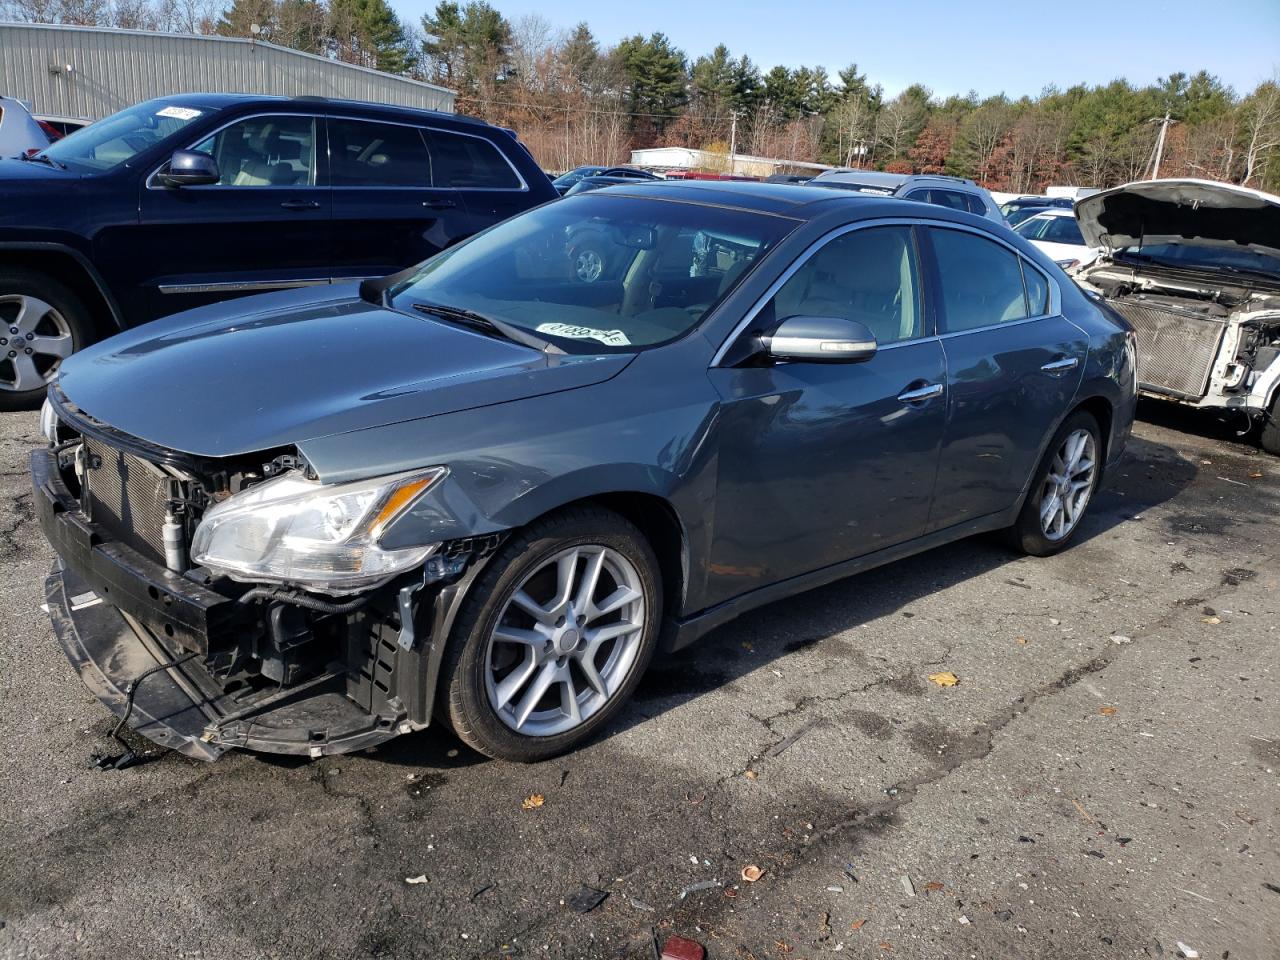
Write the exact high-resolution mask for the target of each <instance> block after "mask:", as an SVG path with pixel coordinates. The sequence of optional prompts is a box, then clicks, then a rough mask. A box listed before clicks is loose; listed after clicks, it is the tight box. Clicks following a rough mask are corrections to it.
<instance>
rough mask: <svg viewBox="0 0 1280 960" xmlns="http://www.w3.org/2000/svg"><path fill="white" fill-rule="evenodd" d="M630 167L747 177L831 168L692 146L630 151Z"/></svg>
mask: <svg viewBox="0 0 1280 960" xmlns="http://www.w3.org/2000/svg"><path fill="white" fill-rule="evenodd" d="M631 165H632V166H633V167H647V168H650V169H653V170H707V171H711V172H713V173H735V174H739V175H742V176H749V177H767V176H769V175H770V174H774V173H812V174H819V173H821V172H822V171H823V170H830V169H832V168H831V167H830V166H829V165H828V164H825V163H807V162H805V161H802V160H778V159H775V158H773V157H753V156H751V155H750V154H746V153H735V154H734V155H733V156H732V157H730V156H729V155H728V154H727V153H713V152H712V151H710V150H695V149H693V148H692V147H649V148H648V149H645V150H632V151H631Z"/></svg>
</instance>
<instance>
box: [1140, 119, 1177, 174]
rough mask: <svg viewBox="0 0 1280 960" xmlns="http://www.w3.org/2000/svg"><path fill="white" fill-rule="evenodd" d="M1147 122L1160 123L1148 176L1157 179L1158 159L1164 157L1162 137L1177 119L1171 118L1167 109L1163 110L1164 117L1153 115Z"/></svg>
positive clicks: (1158, 172)
mask: <svg viewBox="0 0 1280 960" xmlns="http://www.w3.org/2000/svg"><path fill="white" fill-rule="evenodd" d="M1147 122H1148V123H1159V124H1160V134H1159V136H1157V137H1156V152H1155V157H1154V159H1153V160H1152V161H1151V177H1150V179H1152V180H1157V179H1159V177H1160V161H1161V160H1162V159H1163V158H1164V137H1165V133H1166V132H1168V130H1169V126H1170V124H1174V123H1177V122H1178V121H1177V120H1174V119H1172V118H1171V117H1170V116H1169V111H1168V110H1166V111H1165V112H1164V119H1160V118H1159V117H1153V118H1152V119H1150V120H1148V121H1147Z"/></svg>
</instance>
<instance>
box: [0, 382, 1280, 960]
mask: <svg viewBox="0 0 1280 960" xmlns="http://www.w3.org/2000/svg"><path fill="white" fill-rule="evenodd" d="M1142 416H1143V418H1144V419H1143V420H1142V421H1141V422H1139V424H1138V425H1137V428H1136V434H1135V437H1134V439H1133V441H1132V443H1131V446H1130V452H1129V456H1128V458H1127V460H1126V462H1125V463H1124V464H1123V465H1122V466H1121V468H1120V469H1119V470H1117V471H1116V472H1115V473H1114V474H1113V475H1112V476H1111V478H1110V480H1109V483H1108V485H1107V487H1106V488H1105V489H1104V490H1103V491H1101V492H1100V493H1099V495H1098V497H1097V499H1096V501H1095V503H1094V505H1093V508H1092V512H1091V515H1090V517H1089V519H1088V521H1087V524H1086V528H1085V530H1084V531H1083V533H1084V537H1083V539H1082V540H1081V542H1079V543H1078V544H1077V545H1076V546H1074V547H1073V548H1072V549H1071V550H1069V551H1067V552H1066V553H1064V554H1062V555H1060V556H1058V557H1055V558H1052V559H1048V560H1036V559H1030V558H1021V557H1018V556H1016V555H1014V554H1012V553H1010V552H1008V551H1007V550H1006V549H1005V548H1004V547H1003V546H1002V545H1000V544H999V543H998V542H996V541H994V540H993V539H991V538H976V539H973V540H968V541H965V542H962V543H959V544H955V545H952V546H950V547H946V548H943V549H941V550H936V551H934V552H932V553H928V554H924V555H921V556H919V557H916V558H913V559H910V560H906V561H902V562H899V563H896V564H893V565H891V566H888V567H885V568H882V569H880V570H877V571H873V572H871V573H868V574H864V575H862V576H859V577H855V578H852V579H849V580H846V581H843V582H841V583H837V584H834V585H832V586H829V587H826V588H823V589H821V590H817V591H814V592H812V593H808V594H805V595H803V596H800V597H796V598H793V599H791V600H788V601H785V602H782V603H778V604H775V605H773V606H771V607H769V608H766V609H764V610H761V611H759V612H757V613H754V614H751V615H748V616H747V617H745V618H743V619H741V620H739V621H737V622H735V623H732V624H729V625H728V626H726V627H723V628H721V629H720V630H718V631H716V632H715V633H714V634H712V635H711V636H709V637H708V638H706V639H705V640H704V641H702V642H701V643H700V644H699V645H698V646H696V647H695V648H693V649H692V650H690V651H688V652H687V653H684V654H681V655H678V656H675V657H673V658H670V659H669V660H667V661H665V662H659V663H657V664H655V669H654V670H653V671H652V673H651V675H650V676H649V677H648V678H647V679H646V680H645V682H644V684H643V685H642V687H641V688H640V691H639V694H638V696H637V698H636V700H635V702H634V704H633V705H632V706H631V707H630V708H629V709H627V710H626V711H625V712H624V713H623V715H622V716H621V718H620V719H619V720H618V721H617V722H616V723H615V724H614V726H613V727H612V728H611V729H610V730H609V731H608V732H607V734H606V735H605V736H603V737H602V738H600V739H599V740H597V741H596V742H594V743H592V744H591V745H589V746H587V747H586V748H584V749H582V750H580V751H578V752H577V753H574V754H573V755H571V756H567V757H563V758H561V759H558V760H555V761H552V762H548V763H543V764H538V765H534V766H519V765H514V764H507V763H499V762H494V761H489V760H486V759H484V758H482V757H479V756H477V755H476V754H474V753H472V752H471V751H469V750H468V749H467V748H465V747H463V746H462V745H461V744H460V743H459V742H457V741H456V740H455V739H454V738H453V737H452V736H451V735H450V734H448V733H447V732H446V731H444V730H441V729H430V730H427V731H425V732H423V733H420V734H414V735H412V736H408V737H403V738H400V739H399V740H397V741H395V742H393V743H392V744H390V745H388V746H385V747H383V748H380V749H378V750H376V751H370V752H366V753H362V754H359V755H352V756H344V757H336V758H328V759H324V760H321V761H317V762H302V761H296V760H290V759H281V758H272V757H264V756H255V755H250V754H243V753H240V754H229V755H228V756H226V757H224V758H223V759H221V760H219V761H218V762H216V763H213V764H202V763H199V762H196V761H192V760H188V759H186V758H183V757H181V756H179V755H177V754H161V755H159V756H158V757H157V758H156V759H154V760H153V762H150V763H147V764H145V765H143V766H140V767H137V768H134V769H130V770H126V771H120V772H104V771H100V770H96V769H94V768H92V767H91V765H90V756H91V754H92V753H93V752H94V751H106V750H109V748H110V743H109V741H108V740H107V733H108V731H109V730H110V728H111V725H112V718H111V717H110V716H109V715H108V713H107V711H106V710H105V708H103V707H101V706H100V705H99V704H98V703H97V701H96V700H95V699H94V698H93V697H92V696H91V695H90V694H89V693H88V692H87V691H86V690H85V689H84V688H83V687H82V685H81V684H80V681H79V680H78V678H77V677H76V676H75V674H74V673H73V671H72V669H71V667H70V666H69V665H68V664H67V662H66V661H65V660H64V658H63V656H62V654H61V652H60V651H59V649H58V648H57V645H56V644H55V642H54V639H53V636H52V633H51V631H50V629H49V626H48V623H47V621H46V618H45V616H44V614H43V613H42V612H41V611H40V603H41V599H42V597H41V591H42V583H43V580H44V577H45V574H46V572H47V571H48V568H49V565H50V563H51V561H52V555H51V552H50V550H49V548H48V546H47V545H46V544H45V543H44V541H43V539H42V537H41V535H40V531H39V529H38V527H37V526H36V524H35V523H34V522H33V520H32V514H31V497H30V494H29V492H28V487H27V479H26V466H25V463H26V451H27V449H28V448H30V447H31V446H32V445H34V444H35V443H36V442H37V436H36V417H35V415H34V414H29V415H28V414H5V415H3V417H0V570H3V572H4V573H5V581H6V586H5V590H4V602H3V607H2V609H0V851H2V852H0V955H2V956H5V957H50V956H51V957H77V958H97V957H103V958H112V960H124V958H152V957H155V958H168V957H199V958H208V960H215V958H235V960H244V958H258V957H280V958H295V957H327V958H376V957H395V958H402V957H403V958H410V957H412V958H417V957H421V958H452V957H458V958H488V957H499V956H519V957H527V958H593V960H594V958H612V957H628V958H654V957H655V956H656V954H655V952H654V943H655V942H656V943H658V944H659V945H660V944H661V943H663V942H664V941H665V940H666V938H667V937H669V936H671V935H675V934H678V935H681V936H684V937H688V938H690V939H693V940H696V941H698V942H699V943H701V944H703V945H704V946H705V947H706V949H707V952H708V956H709V957H711V958H713V960H721V958H741V960H748V958H753V957H754V958H758V960H764V958H775V960H776V958H786V960H799V958H818V957H822V958H826V957H832V958H834V957H851V958H864V957H875V958H948V960H949V958H961V957H968V958H1002V960H1003V958H1046V960H1048V958H1053V960H1072V958H1110V957H1138V958H1145V957H1151V958H1175V957H1178V956H1180V955H1181V954H1180V952H1179V951H1180V950H1181V949H1182V947H1186V948H1187V949H1189V950H1193V951H1195V952H1196V953H1197V954H1198V956H1200V957H1202V958H1205V960H1210V958H1212V960H1218V958H1223V960H1276V958H1278V957H1280V849H1278V847H1277V831H1278V830H1280V775H1278V774H1280V706H1278V703H1280V701H1278V698H1277V695H1278V694H1280V674H1278V673H1277V668H1276V659H1277V639H1278V634H1277V630H1276V623H1277V619H1278V616H1280V565H1278V564H1277V559H1278V558H1280V517H1278V514H1277V501H1278V498H1280V461H1277V460H1276V459H1274V458H1271V457H1268V456H1267V455H1265V454H1262V453H1260V452H1259V451H1257V450H1256V449H1255V448H1253V447H1250V446H1248V445H1247V444H1244V443H1241V442H1239V441H1238V440H1237V439H1236V437H1235V435H1234V432H1233V430H1232V426H1233V424H1230V423H1222V422H1219V421H1217V420H1215V419H1212V418H1208V417H1199V416H1194V415H1191V414H1188V413H1183V412H1180V411H1173V410H1169V409H1168V408H1165V407H1162V406H1161V405H1158V404H1144V406H1143V408H1142ZM941 674H952V675H954V677H955V678H956V679H957V680H958V682H957V683H956V684H955V685H953V686H943V685H940V684H939V683H937V682H935V681H934V680H931V679H930V677H931V675H941ZM937 679H939V680H944V681H945V680H946V679H948V678H946V677H942V676H938V677H937ZM537 798H541V802H539V801H538V799H537ZM744 872H745V874H746V875H747V876H751V877H755V876H756V875H757V872H758V873H759V876H758V878H757V879H755V880H754V881H748V880H746V879H744ZM413 881H417V882H413ZM602 894H603V895H604V896H603V898H601V895H602ZM588 908H590V909H588ZM584 910H585V911H586V912H579V911H584ZM1180 945H1181V946H1180Z"/></svg>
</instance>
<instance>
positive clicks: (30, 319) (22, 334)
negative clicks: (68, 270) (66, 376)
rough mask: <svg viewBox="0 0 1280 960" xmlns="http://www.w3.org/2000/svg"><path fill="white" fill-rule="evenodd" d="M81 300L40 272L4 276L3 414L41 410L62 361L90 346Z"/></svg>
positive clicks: (0, 300) (0, 281) (0, 307)
mask: <svg viewBox="0 0 1280 960" xmlns="http://www.w3.org/2000/svg"><path fill="white" fill-rule="evenodd" d="M88 329H89V325H88V316H87V312H86V311H85V309H84V306H83V304H81V302H80V300H79V298H78V297H76V296H75V294H73V293H72V292H71V291H70V290H69V289H67V288H66V287H64V286H63V285H62V284H61V283H58V282H57V281H56V280H54V279H53V278H51V277H47V276H44V275H43V274H39V273H26V272H23V273H18V272H10V271H3V272H0V410H24V409H30V408H32V407H36V406H39V405H40V402H41V400H43V398H44V395H45V389H46V388H47V387H48V385H49V381H50V380H52V379H53V378H54V377H55V376H56V375H57V373H58V368H59V367H60V366H61V365H62V361H63V360H65V359H66V358H67V357H69V356H71V354H73V353H74V352H75V351H76V350H78V349H80V348H81V347H83V346H84V345H85V344H86V343H87V342H88V336H87V333H88Z"/></svg>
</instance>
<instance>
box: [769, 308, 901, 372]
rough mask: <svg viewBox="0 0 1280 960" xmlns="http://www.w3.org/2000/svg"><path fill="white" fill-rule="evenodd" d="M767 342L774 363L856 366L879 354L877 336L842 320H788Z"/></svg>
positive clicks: (814, 318)
mask: <svg viewBox="0 0 1280 960" xmlns="http://www.w3.org/2000/svg"><path fill="white" fill-rule="evenodd" d="M767 343H768V348H769V356H771V357H772V358H773V359H775V360H798V361H808V362H811V363H812V362H817V363H857V362H858V361H861V360H870V359H871V358H872V357H874V356H875V355H876V337H875V334H874V333H872V332H871V331H870V330H869V329H867V325H866V324H864V323H859V322H858V321H857V320H846V319H844V318H843V317H787V319H785V320H783V321H782V323H780V324H778V327H777V329H776V330H774V331H773V335H772V336H770V337H768V338H767Z"/></svg>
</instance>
